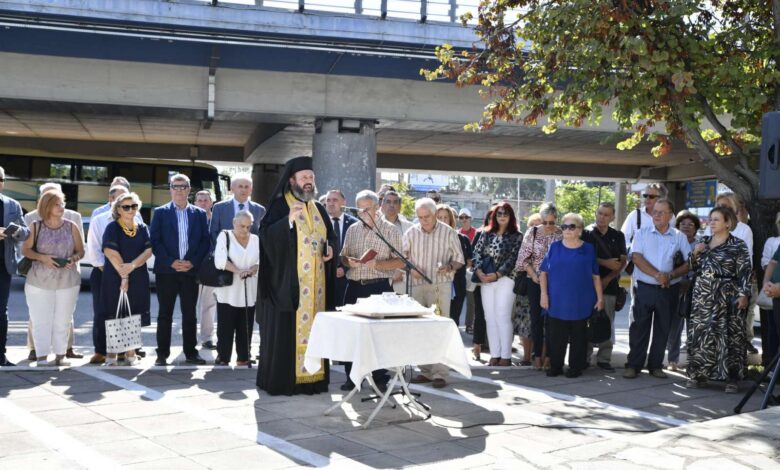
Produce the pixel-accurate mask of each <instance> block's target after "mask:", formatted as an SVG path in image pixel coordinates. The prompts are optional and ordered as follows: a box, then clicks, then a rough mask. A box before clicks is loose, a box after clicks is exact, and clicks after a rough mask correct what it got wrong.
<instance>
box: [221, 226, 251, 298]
mask: <svg viewBox="0 0 780 470" xmlns="http://www.w3.org/2000/svg"><path fill="white" fill-rule="evenodd" d="M226 232H227V233H229V234H230V248H229V250H230V261H231V262H232V263H233V265H234V266H235V267H236V268H238V269H241V270H245V269H250V268H252V266H255V265H257V264H259V263H260V241H259V239H258V238H257V235H255V234H252V233H250V234H249V243H248V244H247V246H246V248H244V247H243V246H241V244H240V243H238V240H236V237H235V235H233V231H232V230H226V231H223V232H220V234H219V235H218V236H217V243H216V244H215V245H214V266H215V267H216V268H217V269H225V265H226V264H227V259H228V247H227V246H226V243H225V233H226ZM244 286H246V296H244ZM214 293H215V294H216V295H217V302H219V303H221V304H228V305H230V306H233V307H245V306H249V307H252V306H253V305H255V301H256V300H257V274H255V275H254V276H252V277H249V278H247V279H246V282H244V280H243V279H241V278H240V277H239V276H238V275H237V274H233V284H231V285H229V286H225V287H217V288H215V289H214ZM250 313H252V312H250Z"/></svg>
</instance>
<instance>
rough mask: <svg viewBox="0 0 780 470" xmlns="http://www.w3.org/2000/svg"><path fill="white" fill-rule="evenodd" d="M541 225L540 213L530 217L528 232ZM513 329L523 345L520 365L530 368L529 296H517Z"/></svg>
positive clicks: (531, 343) (531, 345) (513, 315)
mask: <svg viewBox="0 0 780 470" xmlns="http://www.w3.org/2000/svg"><path fill="white" fill-rule="evenodd" d="M541 224H542V216H541V215H540V214H539V213H538V212H537V213H535V214H531V215H529V216H528V230H530V231H533V228H534V227H538V226H539V225H541ZM528 230H527V231H528ZM537 230H539V229H537ZM512 329H513V330H514V332H515V334H516V335H517V336H518V337H520V341H521V342H522V344H523V360H522V361H520V365H521V366H530V365H531V349H532V347H533V341H531V304H530V303H529V302H528V295H517V296H515V308H514V312H513V314H512Z"/></svg>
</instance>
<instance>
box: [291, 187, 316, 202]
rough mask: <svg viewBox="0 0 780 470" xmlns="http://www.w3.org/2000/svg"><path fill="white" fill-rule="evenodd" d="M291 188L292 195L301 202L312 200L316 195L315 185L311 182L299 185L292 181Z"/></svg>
mask: <svg viewBox="0 0 780 470" xmlns="http://www.w3.org/2000/svg"><path fill="white" fill-rule="evenodd" d="M291 190H292V193H293V196H295V198H296V199H298V200H300V201H303V202H309V201H312V200H314V199H315V198H316V197H317V186H315V185H313V184H308V183H307V184H304V185H303V187H300V186H298V184H297V183H293V185H292V188H291Z"/></svg>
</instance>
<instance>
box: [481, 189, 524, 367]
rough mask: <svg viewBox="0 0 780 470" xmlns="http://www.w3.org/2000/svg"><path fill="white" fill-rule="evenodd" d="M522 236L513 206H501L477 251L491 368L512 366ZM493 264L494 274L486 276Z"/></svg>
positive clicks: (492, 217)
mask: <svg viewBox="0 0 780 470" xmlns="http://www.w3.org/2000/svg"><path fill="white" fill-rule="evenodd" d="M521 241H522V235H521V233H520V232H519V230H518V228H517V219H516V218H515V212H514V211H513V210H512V206H511V205H509V203H507V202H500V203H499V204H498V205H496V209H495V210H494V211H493V214H492V215H491V217H490V221H489V222H488V226H487V228H486V229H485V233H484V234H483V235H482V237H480V239H479V241H478V242H477V245H476V246H475V247H474V259H473V260H472V264H473V266H474V271H475V273H476V275H477V277H478V278H479V281H480V283H481V284H482V307H483V308H484V310H485V323H486V325H487V334H488V342H489V343H490V356H491V357H490V363H489V364H488V365H491V366H501V367H508V366H511V365H512V339H513V338H514V331H513V330H512V307H513V306H514V303H515V293H514V292H513V291H512V289H513V288H514V286H515V279H514V278H515V269H514V267H515V262H516V261H517V252H518V250H519V249H520V242H521ZM485 260H490V261H491V262H492V263H489V264H492V266H493V268H494V269H493V270H492V272H485V270H484V268H485V263H484V261H485Z"/></svg>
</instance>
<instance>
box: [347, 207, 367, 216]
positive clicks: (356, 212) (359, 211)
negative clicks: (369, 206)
mask: <svg viewBox="0 0 780 470" xmlns="http://www.w3.org/2000/svg"><path fill="white" fill-rule="evenodd" d="M341 210H342V211H349V212H351V213H352V214H353V215H357V214H360V213H362V212H365V211H366V209H359V208H357V207H352V206H341Z"/></svg>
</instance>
